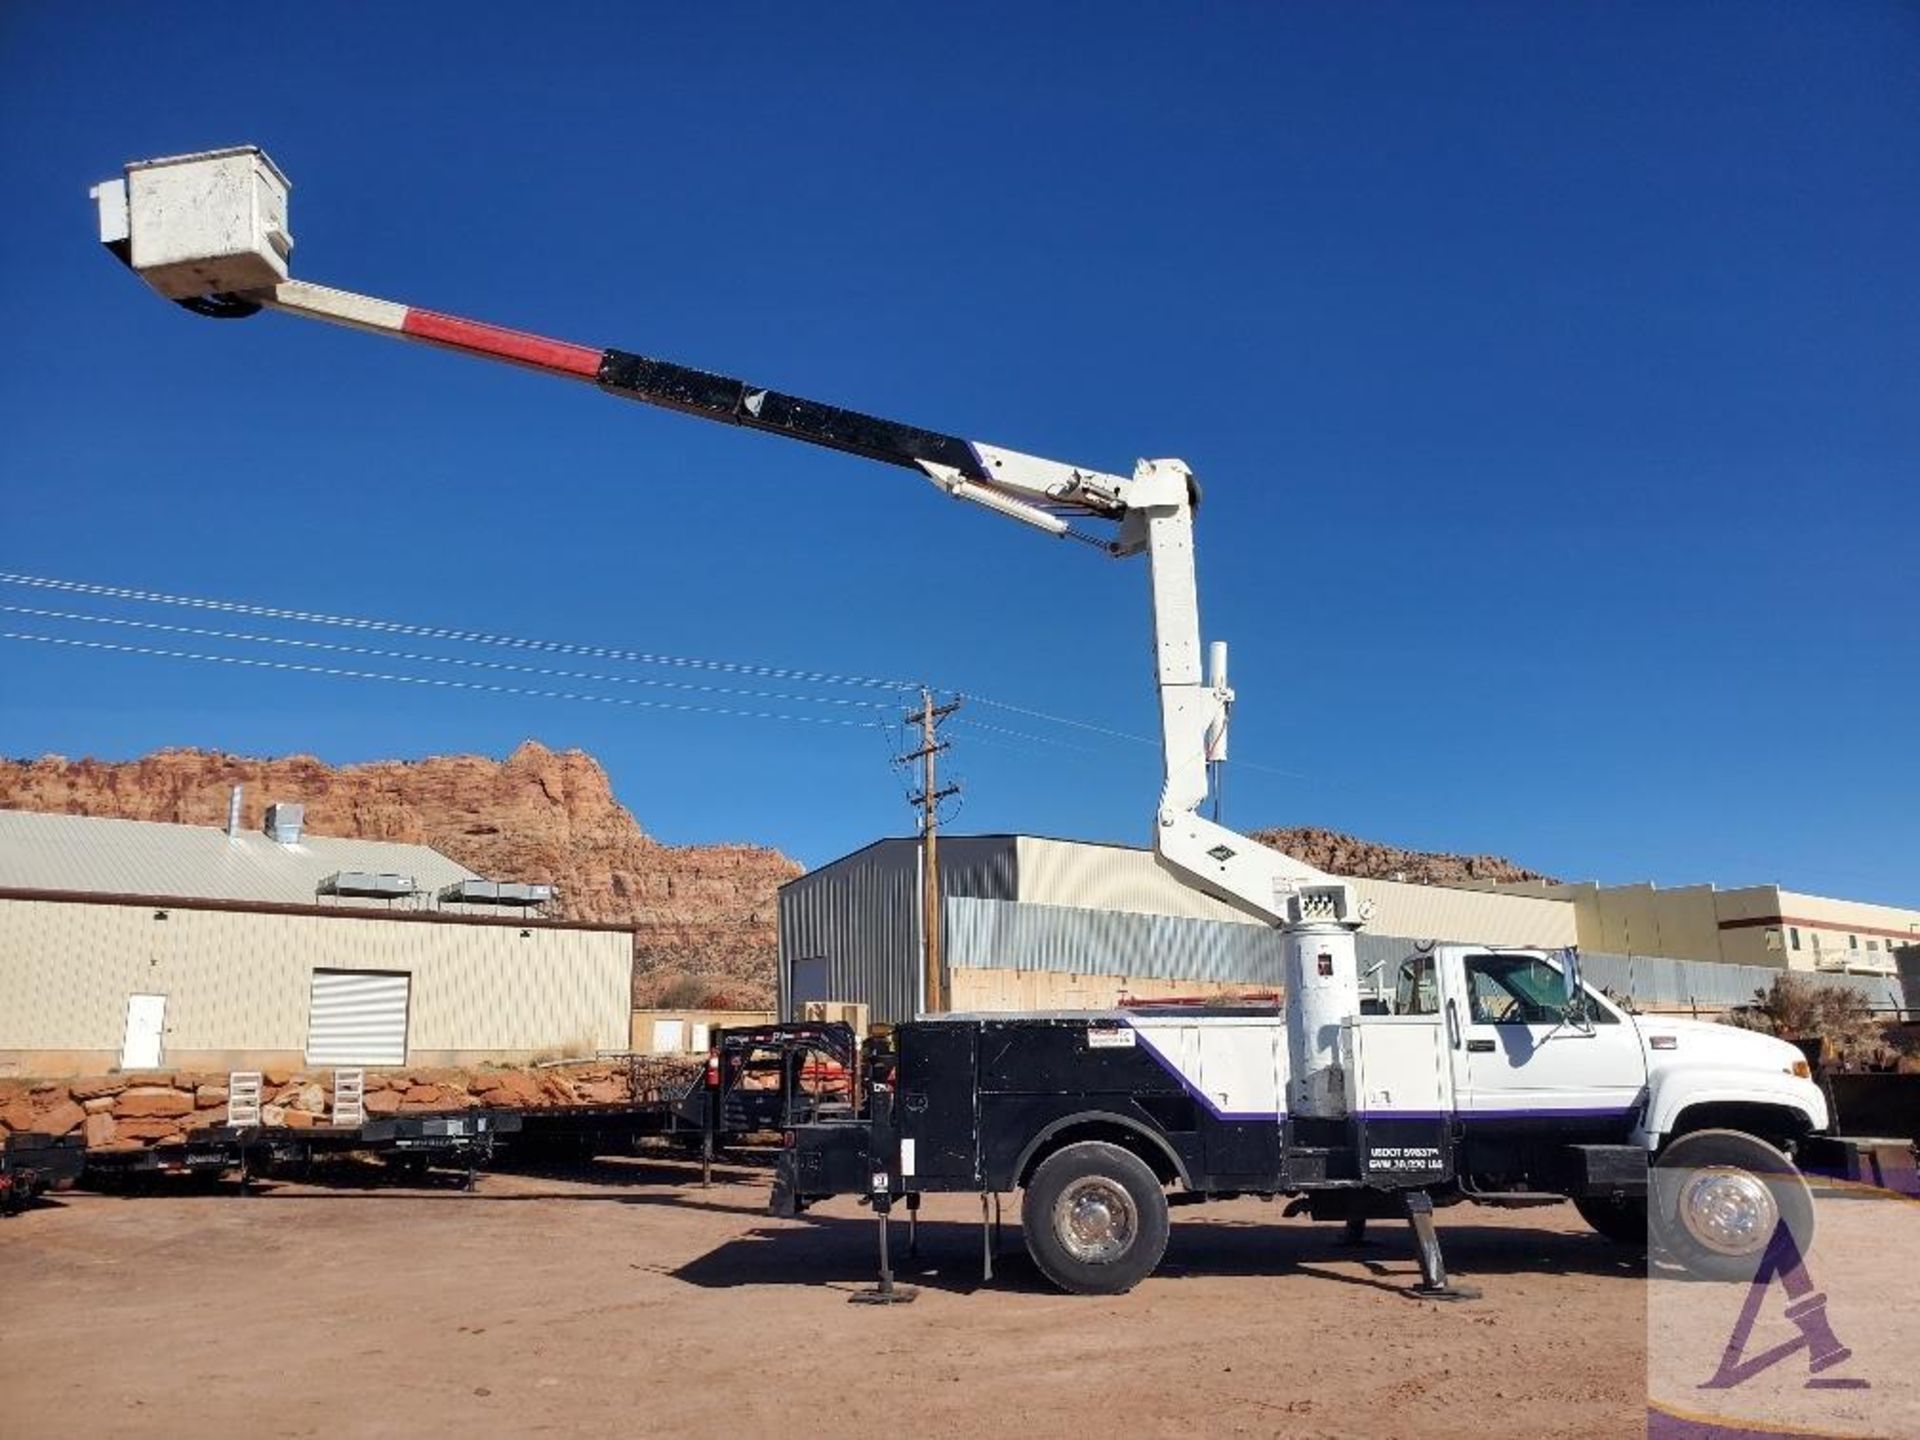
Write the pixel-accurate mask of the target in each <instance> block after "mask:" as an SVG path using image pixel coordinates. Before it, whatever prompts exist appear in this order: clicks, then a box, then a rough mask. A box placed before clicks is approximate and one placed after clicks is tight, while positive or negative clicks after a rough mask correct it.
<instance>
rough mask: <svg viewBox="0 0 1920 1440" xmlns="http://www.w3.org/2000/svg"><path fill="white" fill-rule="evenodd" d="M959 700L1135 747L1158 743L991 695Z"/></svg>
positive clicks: (968, 695) (1130, 732)
mask: <svg viewBox="0 0 1920 1440" xmlns="http://www.w3.org/2000/svg"><path fill="white" fill-rule="evenodd" d="M961 698H963V699H965V700H969V701H971V702H972V703H974V704H975V705H990V706H992V707H993V708H994V709H995V710H1007V711H1011V712H1012V713H1013V714H1015V715H1025V716H1027V717H1028V718H1029V719H1032V720H1046V721H1049V722H1050V723H1052V724H1055V725H1068V726H1071V727H1072V728H1073V729H1075V730H1090V731H1092V732H1093V733H1095V734H1096V735H1108V736H1111V737H1112V738H1114V739H1115V740H1130V741H1132V742H1133V743H1134V744H1136V745H1157V744H1158V743H1159V742H1158V741H1157V740H1155V739H1153V737H1152V736H1150V735H1136V734H1134V733H1133V732H1132V731H1131V730H1115V729H1112V728H1111V727H1109V726H1106V725H1095V724H1094V723H1093V722H1092V721H1090V720H1075V719H1074V718H1073V717H1072V716H1069V715H1053V714H1049V713H1048V712H1047V711H1045V710H1034V709H1030V708H1029V707H1027V706H1025V705H1015V704H1013V703H1012V702H1011V701H1007V700H996V699H994V698H993V697H992V696H991V695H978V694H975V693H974V692H972V691H968V692H966V693H965V694H964V695H963V696H962V697H961ZM968 723H972V722H968Z"/></svg>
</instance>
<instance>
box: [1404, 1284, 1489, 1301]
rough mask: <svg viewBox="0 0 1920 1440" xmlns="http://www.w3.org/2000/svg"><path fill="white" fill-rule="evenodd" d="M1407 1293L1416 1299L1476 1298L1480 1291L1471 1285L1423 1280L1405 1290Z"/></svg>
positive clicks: (1478, 1296)
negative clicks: (1431, 1283) (1429, 1282)
mask: <svg viewBox="0 0 1920 1440" xmlns="http://www.w3.org/2000/svg"><path fill="white" fill-rule="evenodd" d="M1407 1294H1409V1295H1411V1296H1412V1297H1413V1298H1414V1299H1416V1300H1478V1299H1479V1298H1480V1292H1479V1291H1478V1290H1476V1289H1474V1288H1473V1286H1471V1285H1454V1284H1450V1283H1442V1284H1439V1285H1429V1284H1427V1283H1426V1281H1424V1280H1423V1281H1421V1282H1420V1283H1419V1284H1418V1285H1416V1286H1414V1287H1413V1288H1412V1289H1411V1290H1409V1291H1407Z"/></svg>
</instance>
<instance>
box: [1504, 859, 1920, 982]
mask: <svg viewBox="0 0 1920 1440" xmlns="http://www.w3.org/2000/svg"><path fill="white" fill-rule="evenodd" d="M1495 888H1496V889H1497V891H1498V892H1499V893H1501V894H1507V895H1513V894H1526V895H1537V896H1542V897H1546V898H1553V899H1559V900H1564V901H1567V902H1570V903H1571V904H1572V906H1573V913H1574V917H1575V922H1576V925H1577V927H1578V930H1579V936H1580V944H1581V946H1582V948H1584V949H1588V950H1597V951H1602V952H1604V953H1607V954H1614V955H1665V956H1671V957H1673V958H1675V959H1681V960H1713V961H1719V962H1722V963H1725V964H1734V965H1764V966H1768V967H1770V968H1772V969H1775V970H1803V971H1810V972H1817V973H1826V974H1849V975H1875V976H1891V975H1892V974H1894V954H1893V952H1894V950H1895V949H1896V948H1897V947H1899V946H1902V945H1909V944H1913V943H1915V942H1916V941H1920V910H1907V909H1902V908H1900V907H1898V906H1894V905H1874V904H1869V903H1867V902H1865V901H1859V900H1835V899H1830V898H1828V897H1826V896H1823V895H1808V894H1804V893H1802V892H1800V891H1795V890H1783V889H1781V888H1780V887H1779V886H1778V885H1749V886H1746V887H1744V888H1742V889H1738V890H1717V889H1715V888H1714V887H1713V886H1711V885H1686V886H1681V887H1679V888H1677V889H1670V890H1663V889H1661V888H1660V887H1659V886H1657V885H1649V884H1639V885H1597V884H1594V883H1592V882H1591V881H1588V882H1583V883H1579V884H1572V885H1546V884H1542V883H1539V882H1536V881H1529V882H1524V883H1521V884H1513V885H1501V886H1497V887H1495Z"/></svg>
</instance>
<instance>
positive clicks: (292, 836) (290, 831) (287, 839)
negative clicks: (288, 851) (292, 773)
mask: <svg viewBox="0 0 1920 1440" xmlns="http://www.w3.org/2000/svg"><path fill="white" fill-rule="evenodd" d="M306 823H307V807H306V806H304V805H292V804H289V803H287V802H286V801H284V800H283V801H281V802H280V803H279V804H278V805H269V806H267V824H266V831H267V838H268V839H270V840H278V841H279V842H280V843H281V844H282V845H298V844H299V843H300V831H301V830H302V829H303V828H304V827H305V825H306Z"/></svg>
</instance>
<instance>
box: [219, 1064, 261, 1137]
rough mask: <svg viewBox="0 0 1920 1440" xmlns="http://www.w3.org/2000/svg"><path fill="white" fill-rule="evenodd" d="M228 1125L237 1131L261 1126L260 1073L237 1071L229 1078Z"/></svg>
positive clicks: (255, 1071)
mask: <svg viewBox="0 0 1920 1440" xmlns="http://www.w3.org/2000/svg"><path fill="white" fill-rule="evenodd" d="M227 1124H229V1125H231V1126H233V1127H234V1128H235V1129H246V1128H257V1127H258V1126H259V1124H260V1072H259V1071H258V1070H235V1071H232V1072H230V1073H229V1074H228V1076H227Z"/></svg>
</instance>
